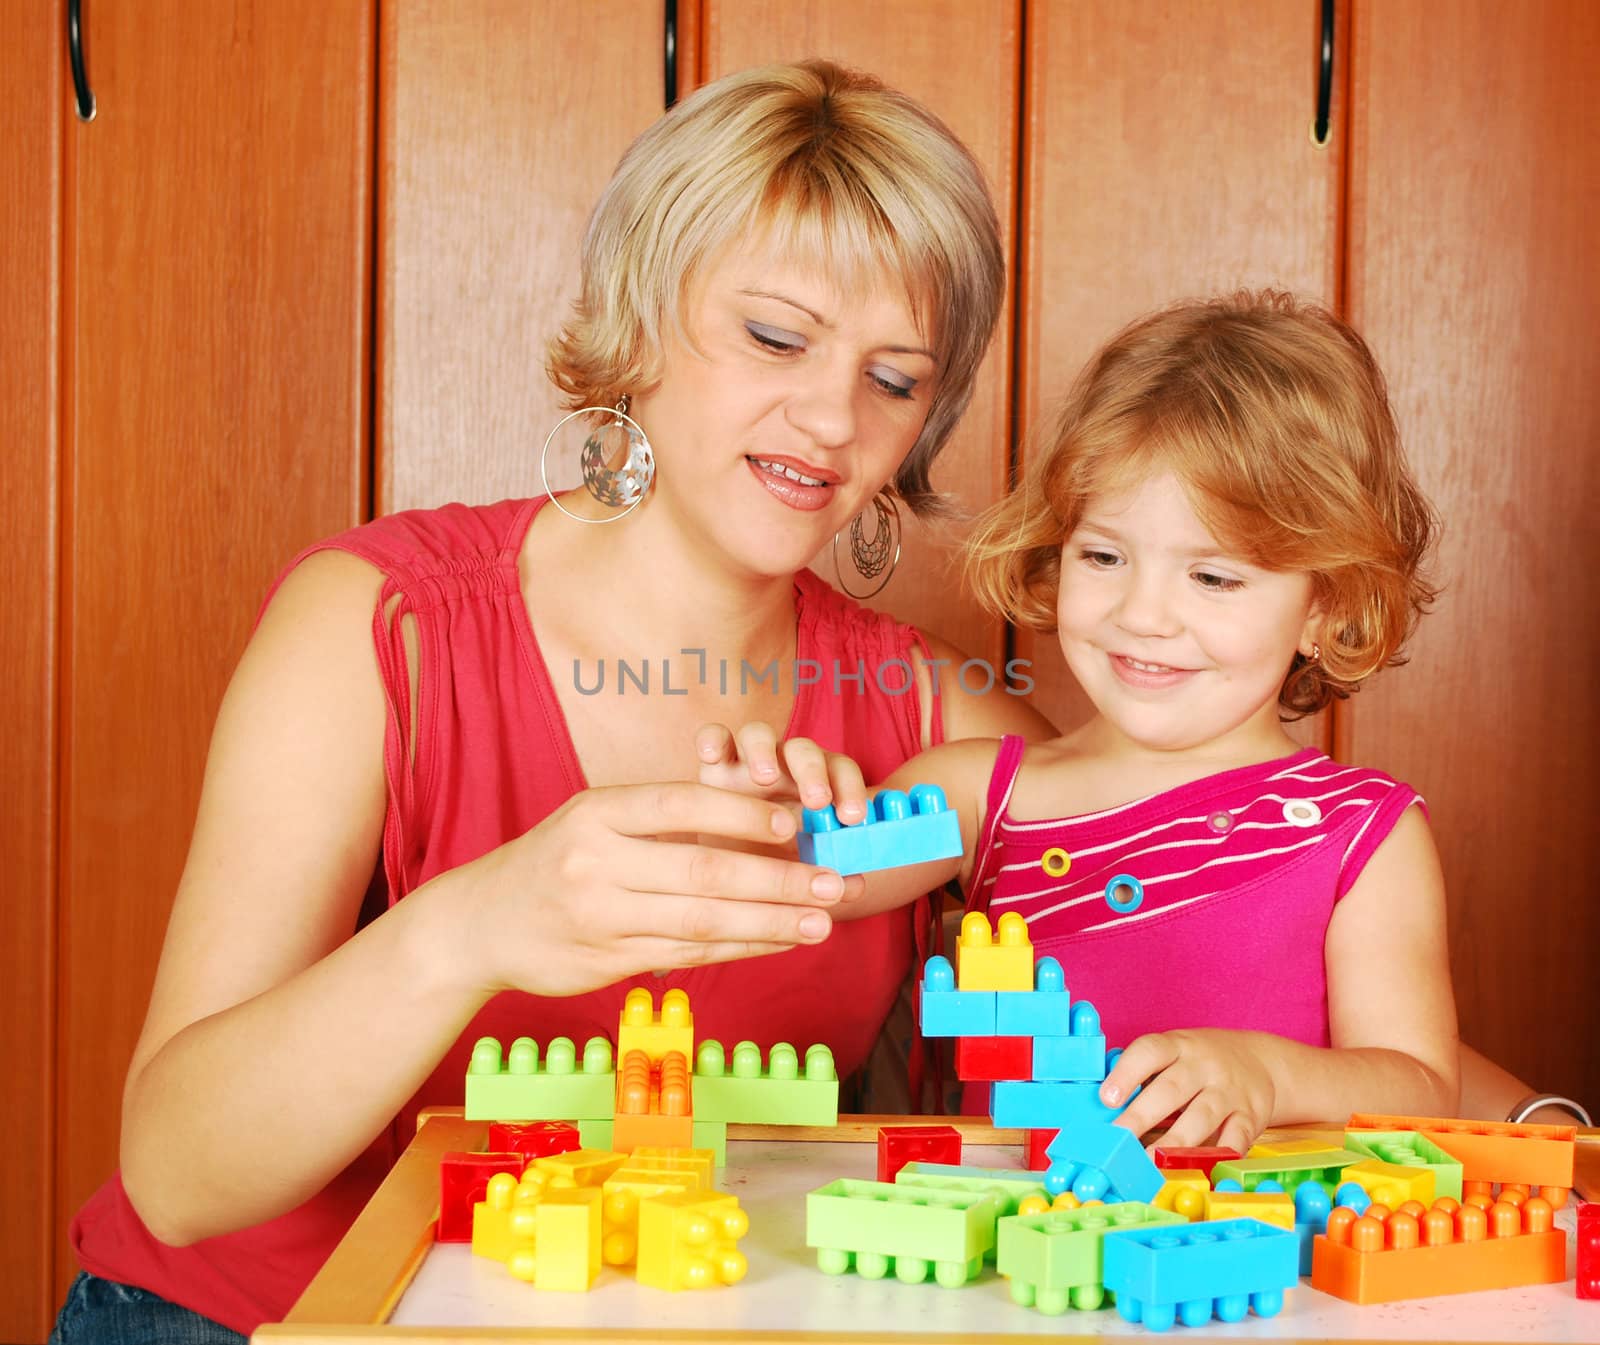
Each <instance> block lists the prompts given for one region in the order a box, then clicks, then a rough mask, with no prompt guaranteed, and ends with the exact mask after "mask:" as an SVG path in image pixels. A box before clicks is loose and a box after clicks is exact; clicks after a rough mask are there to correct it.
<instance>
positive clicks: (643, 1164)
mask: <svg viewBox="0 0 1600 1345" xmlns="http://www.w3.org/2000/svg"><path fill="white" fill-rule="evenodd" d="M628 1166H629V1167H631V1168H649V1169H663V1168H664V1169H666V1170H667V1171H668V1172H692V1173H694V1174H695V1176H696V1178H697V1179H698V1180H699V1183H700V1186H701V1189H703V1190H707V1191H709V1190H710V1189H711V1184H712V1182H714V1181H715V1180H716V1174H717V1156H716V1154H715V1153H713V1152H712V1151H711V1150H710V1149H695V1148H682V1147H677V1146H673V1147H659V1146H653V1145H644V1146H642V1147H640V1148H638V1149H635V1150H634V1151H633V1157H632V1158H631V1159H629V1160H628Z"/></svg>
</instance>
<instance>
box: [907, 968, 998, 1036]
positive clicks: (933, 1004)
mask: <svg viewBox="0 0 1600 1345" xmlns="http://www.w3.org/2000/svg"><path fill="white" fill-rule="evenodd" d="M920 989H921V994H920V995H919V996H918V999H917V1024H918V1026H919V1027H920V1028H921V1029H922V1035H923V1036H924V1037H993V1036H995V1035H996V1034H995V1030H994V1024H995V999H996V995H995V992H994V991H993V990H958V989H956V973H955V969H954V968H953V967H952V966H951V965H950V959H949V958H947V957H930V958H929V959H928V961H927V963H926V964H925V965H924V966H923V969H922V985H921V987H920Z"/></svg>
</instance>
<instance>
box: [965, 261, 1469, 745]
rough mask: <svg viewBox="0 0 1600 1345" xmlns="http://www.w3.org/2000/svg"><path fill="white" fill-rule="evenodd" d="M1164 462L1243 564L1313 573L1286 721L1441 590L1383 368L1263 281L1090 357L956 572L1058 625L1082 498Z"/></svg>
mask: <svg viewBox="0 0 1600 1345" xmlns="http://www.w3.org/2000/svg"><path fill="white" fill-rule="evenodd" d="M1164 472H1172V473H1174V474H1175V475H1176V476H1177V477H1178V479H1179V480H1181V481H1182V482H1183V483H1184V485H1185V486H1186V487H1187V489H1188V492H1189V495H1190V498H1191V500H1192V501H1193V504H1194V508H1195V511H1196V513H1197V514H1199V516H1200V518H1201V520H1202V521H1203V522H1204V523H1205V525H1206V527H1207V528H1208V529H1210V531H1211V533H1212V534H1213V535H1214V536H1215V537H1216V538H1217V540H1218V541H1219V542H1221V543H1222V544H1223V545H1224V546H1225V547H1227V548H1228V549H1229V550H1230V551H1233V552H1236V553H1237V554H1238V555H1239V556H1240V557H1241V558H1242V559H1244V560H1246V561H1248V562H1249V563H1251V564H1254V565H1259V566H1261V567H1263V568H1266V569H1272V570H1298V571H1301V572H1304V573H1307V574H1309V575H1310V576H1311V577H1312V585H1313V589H1312V591H1313V594H1314V596H1315V600H1316V602H1317V603H1318V604H1319V606H1320V607H1321V609H1322V612H1323V614H1324V616H1325V618H1326V621H1325V631H1326V633H1325V635H1324V638H1323V640H1322V641H1321V645H1322V649H1321V657H1320V658H1319V659H1317V660H1315V661H1313V660H1310V659H1307V658H1305V657H1303V656H1302V655H1298V654H1297V655H1296V656H1295V659H1294V662H1293V665H1292V666H1291V667H1290V669H1289V672H1288V675H1287V676H1286V677H1285V679H1284V683H1283V687H1282V689H1281V692H1280V694H1279V705H1280V706H1281V708H1282V711H1283V712H1284V715H1285V717H1286V718H1295V717H1299V716H1301V715H1305V714H1309V713H1312V712H1314V711H1316V710H1320V709H1322V708H1323V707H1324V706H1325V705H1327V704H1328V703H1329V702H1330V701H1331V700H1333V699H1334V698H1336V697H1337V698H1342V697H1345V696H1348V695H1349V694H1350V693H1351V692H1352V691H1354V690H1355V689H1356V688H1357V687H1358V686H1359V685H1360V684H1361V682H1362V681H1363V680H1365V679H1366V678H1367V677H1370V676H1371V675H1372V674H1373V673H1375V672H1376V671H1377V670H1378V669H1379V668H1382V667H1386V666H1390V665H1393V664H1397V663H1401V662H1403V661H1404V659H1403V657H1402V654H1401V650H1402V648H1403V646H1404V644H1405V642H1406V640H1407V639H1408V638H1409V636H1410V635H1411V633H1412V631H1413V630H1414V629H1415V627H1416V623H1417V620H1418V618H1419V617H1420V615H1421V614H1422V613H1423V612H1424V611H1426V610H1427V608H1428V606H1429V605H1430V604H1431V603H1432V602H1433V599H1434V597H1435V596H1436V594H1437V589H1435V588H1434V587H1433V586H1432V585H1431V584H1429V583H1428V581H1427V579H1426V578H1425V577H1424V576H1423V574H1422V565H1423V562H1424V560H1425V558H1426V557H1427V554H1428V552H1429V549H1430V547H1431V546H1432V543H1433V541H1434V538H1435V534H1436V532H1437V523H1436V520H1435V517H1434V514H1433V511H1432V509H1431V508H1430V506H1429V505H1428V502H1427V500H1426V499H1425V498H1424V497H1423V495H1422V492H1421V491H1420V490H1419V489H1418V488H1417V485H1416V483H1415V482H1414V481H1413V480H1412V477H1411V473H1410V470H1409V469H1408V467H1407V466H1406V462H1405V457H1404V455H1403V452H1402V450H1401V446H1400V435H1399V431H1398V430H1397V428H1396V426H1395V422H1394V414H1393V412H1392V411H1391V410H1390V408H1389V398H1388V393H1387V392H1386V390H1385V387H1384V381H1383V375H1382V373H1381V372H1380V371H1379V369H1378V365H1377V362H1376V361H1375V360H1374V359H1373V357H1372V352H1371V351H1370V350H1369V349H1368V348H1367V345H1366V342H1364V341H1363V340H1362V339H1361V337H1360V336H1358V335H1357V334H1356V333H1355V332H1354V331H1353V330H1351V328H1350V327H1348V326H1347V325H1346V324H1344V323H1343V322H1341V321H1339V320H1338V319H1337V318H1335V317H1334V316H1333V315H1332V314H1331V313H1328V312H1327V311H1325V310H1324V309H1321V308H1318V307H1316V306H1314V305H1311V304H1306V303H1300V302H1297V301H1296V300H1295V299H1294V298H1292V297H1291V296H1290V295H1288V294H1284V293H1281V292H1278V291H1273V290H1267V291H1263V292H1261V293H1239V294H1235V295H1232V296H1230V297H1227V298H1219V299H1212V300H1209V301H1206V302H1195V303H1184V304H1178V305H1176V306H1174V307H1172V308H1168V309H1166V310H1164V311H1162V312H1159V313H1156V314H1153V315H1152V316H1150V317H1146V318H1143V319H1141V320H1140V321H1138V322H1135V323H1134V324H1133V325H1132V326H1130V327H1128V328H1126V329H1125V330H1124V331H1122V332H1121V333H1119V334H1118V335H1117V336H1116V337H1114V338H1113V339H1112V340H1111V342H1110V343H1109V344H1107V345H1106V346H1105V347H1104V348H1102V349H1101V350H1100V352H1099V353H1098V354H1097V355H1095V356H1094V358H1093V359H1092V360H1090V362H1089V365H1088V367H1087V368H1086V369H1085V370H1084V371H1083V373H1082V374H1080V375H1079V377H1078V380H1077V382H1076V383H1075V384H1074V385H1073V388H1072V390H1071V392H1070V393H1069V394H1068V397H1067V401H1066V405H1065V406H1064V407H1063V408H1062V411H1061V414H1060V416H1059V418H1058V419H1057V420H1056V422H1055V424H1054V426H1053V427H1052V428H1051V431H1050V433H1049V436H1048V438H1047V439H1046V440H1045V442H1044V443H1043V445H1042V447H1041V448H1040V449H1039V450H1038V451H1037V452H1035V453H1034V454H1033V459H1032V463H1031V465H1030V466H1029V468H1028V470H1027V472H1026V474H1025V476H1024V478H1023V480H1022V481H1021V482H1020V483H1019V485H1018V487H1017V489H1016V490H1015V491H1013V492H1012V494H1010V495H1009V496H1007V497H1006V498H1005V499H1003V500H1000V501H999V502H998V503H996V504H995V505H994V506H993V507H991V508H990V509H988V510H987V511H985V513H984V514H983V515H981V516H980V517H979V519H978V520H977V522H976V524H975V526H974V530H973V532H972V535H971V536H970V538H969V540H968V543H967V551H966V564H967V574H968V578H969V581H970V582H971V584H972V586H973V589H974V591H975V592H976V593H977V595H978V597H979V600H980V601H981V602H982V603H983V604H984V605H985V606H986V607H987V608H988V609H990V610H991V611H994V612H996V613H999V614H1000V615H1002V616H1004V617H1005V618H1006V619H1008V620H1011V621H1015V622H1017V623H1018V624H1020V625H1025V626H1029V627H1031V628H1033V629H1036V630H1054V629H1055V624H1056V622H1055V612H1056V591H1057V587H1058V585H1059V582H1060V575H1061V549H1062V545H1063V543H1064V542H1065V541H1066V539H1067V538H1068V537H1069V536H1070V535H1071V534H1072V532H1073V531H1074V529H1076V528H1077V526H1078V524H1079V522H1080V521H1081V519H1082V518H1083V515H1084V511H1085V509H1086V507H1087V505H1088V503H1089V502H1090V501H1091V500H1093V499H1095V498H1104V497H1105V496H1108V495H1114V494H1116V493H1118V492H1119V491H1121V490H1123V489H1126V488H1127V487H1130V486H1134V485H1137V484H1138V483H1139V482H1140V481H1143V480H1146V479H1148V478H1149V477H1151V476H1155V475H1160V474H1162V473H1164Z"/></svg>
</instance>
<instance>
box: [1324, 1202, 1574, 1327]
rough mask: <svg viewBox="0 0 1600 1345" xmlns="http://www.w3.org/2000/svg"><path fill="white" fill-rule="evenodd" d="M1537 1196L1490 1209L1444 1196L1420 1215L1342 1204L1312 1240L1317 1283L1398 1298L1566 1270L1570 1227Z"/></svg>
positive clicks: (1342, 1293) (1353, 1298)
mask: <svg viewBox="0 0 1600 1345" xmlns="http://www.w3.org/2000/svg"><path fill="white" fill-rule="evenodd" d="M1554 1220H1555V1212H1554V1211H1553V1210H1552V1209H1551V1208H1550V1203H1549V1202H1548V1201H1547V1200H1543V1199H1541V1198H1540V1197H1538V1196H1533V1197H1530V1198H1529V1199H1527V1200H1525V1201H1523V1203H1522V1205H1521V1206H1520V1207H1518V1206H1517V1205H1513V1204H1509V1203H1506V1202H1503V1201H1500V1202H1496V1203H1495V1204H1494V1205H1493V1206H1492V1207H1491V1208H1490V1209H1488V1210H1484V1209H1483V1208H1482V1207H1481V1206H1479V1205H1472V1204H1458V1203H1457V1202H1456V1201H1454V1200H1449V1199H1444V1200H1438V1201H1435V1202H1434V1205H1433V1208H1432V1209H1430V1210H1427V1211H1426V1212H1424V1213H1423V1214H1422V1215H1421V1216H1420V1217H1419V1216H1417V1215H1415V1214H1412V1213H1410V1212H1408V1211H1406V1210H1395V1211H1392V1212H1391V1211H1390V1210H1388V1209H1386V1208H1384V1207H1383V1206H1381V1205H1376V1204H1374V1205H1372V1206H1370V1207H1369V1208H1368V1210H1367V1213H1366V1214H1364V1215H1359V1216H1358V1215H1357V1214H1356V1212H1355V1211H1354V1210H1352V1209H1346V1208H1338V1209H1335V1210H1334V1211H1333V1212H1332V1213H1331V1214H1330V1215H1329V1216H1328V1226H1327V1231H1326V1232H1325V1233H1323V1234H1322V1236H1321V1237H1319V1238H1317V1239H1316V1240H1315V1242H1314V1243H1313V1245H1312V1255H1311V1283H1312V1285H1313V1286H1315V1287H1316V1288H1318V1289H1321V1290H1322V1291H1323V1292H1324V1293H1329V1294H1333V1295H1334V1296H1335V1297H1337V1298H1343V1299H1346V1300H1348V1301H1349V1302H1351V1303H1394V1302H1398V1301H1400V1300H1401V1299H1406V1298H1433V1297H1436V1296H1439V1295H1442V1294H1459V1293H1467V1292H1469V1291H1472V1290H1477V1289H1511V1288H1515V1287H1517V1286H1518V1285H1524V1284H1554V1283H1556V1282H1558V1281H1560V1280H1562V1279H1565V1278H1566V1270H1567V1235H1566V1234H1565V1233H1564V1232H1562V1231H1561V1230H1560V1229H1558V1228H1556V1227H1555V1226H1554Z"/></svg>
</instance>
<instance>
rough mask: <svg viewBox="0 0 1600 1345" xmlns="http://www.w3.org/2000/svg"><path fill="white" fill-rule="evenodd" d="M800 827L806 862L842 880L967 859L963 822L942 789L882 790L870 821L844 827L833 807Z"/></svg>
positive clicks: (807, 816) (805, 816)
mask: <svg viewBox="0 0 1600 1345" xmlns="http://www.w3.org/2000/svg"><path fill="white" fill-rule="evenodd" d="M800 821H801V828H802V830H801V832H800V835H799V836H798V837H796V842H797V844H798V846H799V849H800V858H801V859H802V860H803V861H804V862H805V863H807V864H819V865H821V866H822V867H823V868H828V869H833V870H835V871H836V872H838V873H841V874H851V873H870V872H872V871H873V870H874V869H892V868H897V867H899V866H900V865H902V864H922V863H926V862H927V861H928V860H933V859H956V858H959V857H960V856H961V855H962V854H964V853H965V847H964V846H963V845H962V843H961V819H960V818H959V817H957V816H956V814H955V813H953V812H951V811H950V807H949V805H948V804H947V803H946V802H945V798H944V791H943V790H942V789H940V788H939V786H938V785H913V786H912V787H911V792H910V794H909V795H907V794H903V793H901V792H900V791H899V790H898V789H885V790H882V791H881V792H879V793H877V794H875V795H873V797H872V802H871V804H870V805H869V806H868V808H867V816H866V820H865V821H863V822H861V823H859V824H857V825H856V826H851V827H847V826H844V825H842V824H841V823H840V821H839V817H838V814H836V813H835V812H834V810H833V808H832V806H831V805H830V806H829V807H827V808H807V809H805V810H804V811H803V812H802V814H801V819H800Z"/></svg>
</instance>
